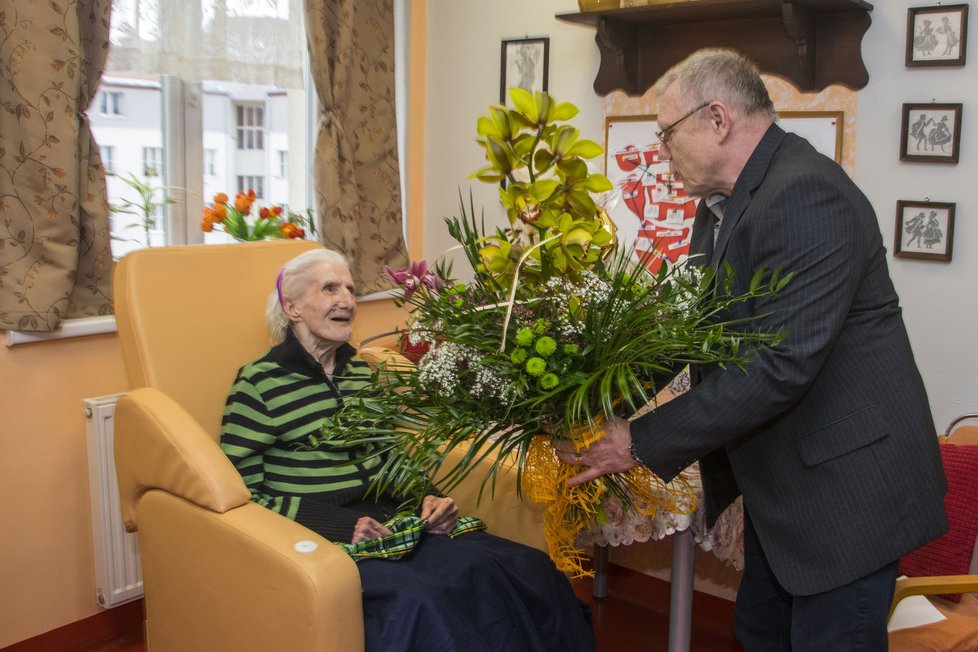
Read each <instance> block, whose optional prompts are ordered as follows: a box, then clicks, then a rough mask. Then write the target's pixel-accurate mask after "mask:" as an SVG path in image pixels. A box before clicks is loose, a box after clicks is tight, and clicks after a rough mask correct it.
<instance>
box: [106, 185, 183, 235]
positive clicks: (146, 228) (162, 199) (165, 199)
mask: <svg viewBox="0 0 978 652" xmlns="http://www.w3.org/2000/svg"><path fill="white" fill-rule="evenodd" d="M119 179H121V180H122V181H123V183H125V184H126V185H127V186H129V187H130V188H132V189H133V190H135V191H136V196H137V197H138V199H137V201H133V200H131V199H129V198H127V197H123V198H122V199H120V200H119V203H117V204H111V205H110V206H109V210H110V211H112V212H113V213H124V214H127V215H135V216H136V217H138V218H139V222H138V223H136V224H130V225H129V226H127V227H126V230H130V229H141V230H142V231H143V237H144V238H145V244H146V246H147V247H151V246H153V245H152V241H151V232H152V231H153V230H154V229H156V219H157V217H159V216H160V214H161V209H162V208H163V207H165V206H170V205H171V204H175V203H177V200H176V199H174V198H172V197H170V196H169V195H168V194H167V191H168V188H167V187H166V186H155V185H153V184H152V182H151V180H150V179H147V180H146V181H143V180H142V179H140V178H139V177H137V176H136V175H135V174H133V173H131V172H130V173H129V175H128V176H120V177H119ZM113 237H115V238H116V239H117V240H130V241H133V242H138V241H139V240H138V239H137V238H122V237H118V236H113Z"/></svg>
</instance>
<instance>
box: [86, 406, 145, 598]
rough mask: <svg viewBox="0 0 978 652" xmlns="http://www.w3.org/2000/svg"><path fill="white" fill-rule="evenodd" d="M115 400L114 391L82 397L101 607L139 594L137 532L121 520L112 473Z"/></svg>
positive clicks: (98, 592) (96, 591) (117, 486)
mask: <svg viewBox="0 0 978 652" xmlns="http://www.w3.org/2000/svg"><path fill="white" fill-rule="evenodd" d="M118 400H119V396H118V395H117V394H113V395H111V396H98V397H95V398H87V399H85V400H84V401H85V432H86V434H87V437H88V484H89V490H90V492H91V503H92V537H93V539H94V544H95V600H96V602H98V604H99V605H100V606H102V607H115V606H118V605H120V604H123V603H125V602H129V601H130V600H135V599H136V598H140V597H142V595H143V576H142V573H141V572H140V570H139V545H138V541H137V539H136V535H135V534H130V533H129V532H126V530H125V528H124V527H123V525H122V512H121V510H120V509H119V485H118V483H117V482H116V478H115V458H114V457H113V454H112V450H113V434H112V431H113V423H114V421H115V404H116V401H118Z"/></svg>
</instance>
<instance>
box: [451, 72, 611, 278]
mask: <svg viewBox="0 0 978 652" xmlns="http://www.w3.org/2000/svg"><path fill="white" fill-rule="evenodd" d="M509 97H510V100H511V101H512V103H513V108H507V107H505V106H502V105H498V104H497V105H492V106H490V107H489V113H488V114H487V115H484V116H481V117H479V118H478V120H477V121H476V131H477V133H478V135H479V138H477V140H476V142H478V143H479V145H481V146H482V148H483V149H484V151H485V154H486V161H487V162H488V163H489V165H488V167H484V168H482V169H480V170H478V171H476V172H475V173H473V174H472V175H471V176H470V178H474V179H478V180H479V181H483V182H486V183H501V182H505V184H503V185H502V187H500V190H499V198H500V201H501V202H502V205H503V207H504V208H505V209H506V215H507V218H508V220H509V224H510V227H511V230H510V232H508V233H504V234H499V235H497V236H495V237H493V238H491V240H492V243H491V244H487V245H485V246H484V247H483V249H482V250H480V255H481V257H482V264H481V265H480V270H479V271H483V272H485V273H487V274H489V275H491V276H492V277H493V279H494V280H495V281H496V282H497V283H500V284H503V285H507V284H509V283H510V282H511V279H512V277H513V276H514V275H515V273H516V272H517V270H518V266H519V265H520V259H521V258H522V257H523V256H524V255H525V254H527V252H529V253H528V255H526V260H525V261H524V265H525V266H524V267H523V268H520V269H519V273H520V274H521V276H522V277H523V278H524V279H525V280H526V282H527V284H528V287H529V288H531V289H532V288H534V287H537V286H538V285H539V284H540V283H544V282H546V280H547V279H548V278H549V276H550V274H551V273H554V272H556V273H560V274H564V273H568V272H570V273H572V274H574V273H578V272H580V271H583V270H586V269H590V268H591V267H592V266H593V265H594V264H596V263H597V261H598V260H599V259H600V256H601V253H602V252H603V251H607V248H608V247H609V245H611V244H612V243H613V241H614V235H613V233H612V232H611V230H610V229H609V228H608V224H609V222H608V220H607V216H606V215H604V214H603V212H602V211H601V209H600V208H599V207H598V206H597V205H596V204H595V202H594V199H593V198H592V195H593V194H599V193H603V192H607V191H609V190H611V189H612V184H611V182H610V181H609V180H608V178H607V177H605V176H604V175H603V174H600V173H597V172H591V171H590V170H589V169H588V166H587V163H586V160H588V159H593V158H597V157H599V156H601V154H603V153H604V149H603V148H602V147H601V145H599V144H598V143H596V142H594V141H592V140H586V139H582V138H581V137H580V135H581V132H580V130H578V129H576V128H574V127H572V126H570V125H563V124H558V123H560V122H564V121H567V120H570V119H571V118H573V117H574V116H576V115H577V113H578V109H577V107H576V106H574V105H573V104H571V103H570V102H557V101H556V100H554V99H553V98H552V97H551V96H549V95H547V94H545V93H529V92H528V91H525V90H523V89H521V88H511V89H510V90H509ZM504 258H508V264H507V263H506V261H504Z"/></svg>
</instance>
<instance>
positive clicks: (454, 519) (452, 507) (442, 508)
mask: <svg viewBox="0 0 978 652" xmlns="http://www.w3.org/2000/svg"><path fill="white" fill-rule="evenodd" d="M421 520H427V521H428V525H427V528H426V529H427V530H428V532H430V533H431V534H448V533H449V532H451V531H452V530H454V529H455V525H456V524H457V523H458V505H456V504H455V501H454V500H452V499H451V498H447V497H440V496H425V497H424V501H422V503H421Z"/></svg>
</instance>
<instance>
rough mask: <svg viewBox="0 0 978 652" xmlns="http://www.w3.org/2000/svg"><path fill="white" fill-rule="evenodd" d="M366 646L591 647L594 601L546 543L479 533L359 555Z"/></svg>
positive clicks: (459, 649)
mask: <svg viewBox="0 0 978 652" xmlns="http://www.w3.org/2000/svg"><path fill="white" fill-rule="evenodd" d="M357 566H358V567H359V568H360V580H361V583H362V585H363V617H364V629H365V632H366V648H367V652H408V651H417V652H422V651H423V652H431V651H433V650H437V651H439V652H483V651H485V652H489V651H492V652H521V651H527V652H558V651H559V652H592V651H593V650H595V649H596V648H595V643H594V634H593V632H592V630H591V618H590V609H589V608H588V606H587V605H585V604H583V603H582V602H580V601H579V600H578V599H577V596H575V595H574V591H573V589H572V588H571V585H570V582H569V581H568V580H567V578H566V577H565V576H564V575H563V573H561V572H559V571H558V570H557V569H556V568H555V567H554V565H553V563H552V562H551V561H550V559H549V558H548V557H547V555H546V554H544V553H542V552H540V551H539V550H536V549H533V548H529V547H527V546H524V545H521V544H518V543H514V542H512V541H508V540H506V539H501V538H499V537H494V536H492V535H491V534H487V533H485V532H473V533H470V534H465V535H462V536H459V537H456V538H454V539H449V538H448V537H445V536H438V535H428V536H425V537H424V538H423V539H422V541H421V543H420V544H419V545H418V547H417V548H416V549H415V550H414V551H413V552H411V553H410V554H409V555H407V556H406V557H404V558H402V559H399V560H397V561H388V560H383V559H363V560H359V561H358V562H357Z"/></svg>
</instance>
